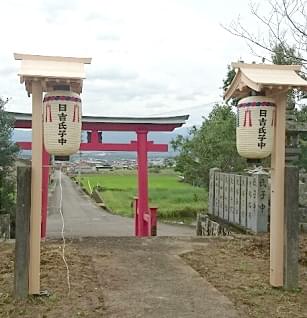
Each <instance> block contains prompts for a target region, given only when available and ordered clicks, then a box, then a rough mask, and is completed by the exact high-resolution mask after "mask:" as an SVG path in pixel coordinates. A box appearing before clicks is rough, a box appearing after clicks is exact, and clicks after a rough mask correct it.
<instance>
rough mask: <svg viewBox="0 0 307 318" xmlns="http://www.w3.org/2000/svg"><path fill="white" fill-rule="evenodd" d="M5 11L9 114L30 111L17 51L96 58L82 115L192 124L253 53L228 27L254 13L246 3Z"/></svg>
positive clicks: (113, 1) (1, 78) (37, 6)
mask: <svg viewBox="0 0 307 318" xmlns="http://www.w3.org/2000/svg"><path fill="white" fill-rule="evenodd" d="M0 9H1V11H0V12H1V19H0V30H1V50H0V61H1V63H0V87H1V89H0V96H2V97H5V98H6V97H11V101H10V103H9V106H8V110H11V111H19V112H31V99H30V98H28V97H27V95H26V92H25V88H24V86H23V85H21V84H19V79H18V77H17V72H18V67H19V63H20V62H19V61H15V60H14V58H13V53H14V52H18V53H28V54H42V55H62V56H76V57H92V58H93V60H92V64H91V65H87V66H86V73H87V79H86V80H85V81H84V86H83V94H82V101H83V114H86V115H102V116H148V115H165V116H167V115H180V114H191V115H192V116H191V120H190V121H189V125H191V124H199V123H200V122H201V121H202V116H206V115H208V113H209V112H210V109H211V108H212V104H213V103H214V102H217V101H221V100H222V98H221V96H222V91H221V86H222V79H223V78H224V77H225V74H226V69H227V64H230V63H231V62H232V61H237V60H238V59H244V60H245V61H246V62H251V61H252V60H251V59H253V57H252V56H251V54H250V52H249V49H248V47H247V45H246V44H245V43H244V42H243V41H242V40H240V39H238V38H235V37H233V36H231V35H230V34H228V33H227V31H225V30H224V29H223V28H222V27H221V26H220V24H221V23H224V24H229V23H230V22H231V20H232V19H235V18H236V17H237V16H238V15H239V14H241V15H245V16H248V12H249V8H248V1H247V0H234V1H227V0H211V1H209V0H106V1H104V0H79V1H78V0H47V1H46V0H27V1H22V0H21V1H17V0H10V1H1V4H0ZM247 23H248V20H247ZM254 60H256V61H257V62H260V61H258V60H257V58H254Z"/></svg>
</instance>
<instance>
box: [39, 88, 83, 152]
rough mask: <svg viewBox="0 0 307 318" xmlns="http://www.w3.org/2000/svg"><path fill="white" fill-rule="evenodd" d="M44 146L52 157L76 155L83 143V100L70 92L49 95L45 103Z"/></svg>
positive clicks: (46, 96)
mask: <svg viewBox="0 0 307 318" xmlns="http://www.w3.org/2000/svg"><path fill="white" fill-rule="evenodd" d="M43 108H44V112H43V116H44V118H43V120H44V144H45V148H46V150H47V152H48V153H49V154H52V155H58V156H68V155H71V154H73V153H76V152H77V151H78V150H79V148H80V143H81V118H82V115H81V99H80V95H78V94H76V93H73V92H70V91H60V90H59V91H53V92H51V93H47V94H46V95H45V97H44V101H43Z"/></svg>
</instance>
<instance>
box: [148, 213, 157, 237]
mask: <svg viewBox="0 0 307 318" xmlns="http://www.w3.org/2000/svg"><path fill="white" fill-rule="evenodd" d="M157 211H158V208H156V207H154V208H150V217H151V236H157Z"/></svg>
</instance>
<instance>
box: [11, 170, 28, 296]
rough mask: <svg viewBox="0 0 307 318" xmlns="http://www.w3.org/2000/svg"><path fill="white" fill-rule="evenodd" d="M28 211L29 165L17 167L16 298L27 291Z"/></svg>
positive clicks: (26, 294)
mask: <svg viewBox="0 0 307 318" xmlns="http://www.w3.org/2000/svg"><path fill="white" fill-rule="evenodd" d="M30 212H31V167H17V207H16V230H15V238H16V243H15V269H14V294H15V297H16V298H18V299H21V298H26V297H27V296H28V293H29V286H28V285H29V284H28V283H29V275H28V264H29V235H30V233H29V232H30V231H29V230H30Z"/></svg>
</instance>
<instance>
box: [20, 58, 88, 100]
mask: <svg viewBox="0 0 307 318" xmlns="http://www.w3.org/2000/svg"><path fill="white" fill-rule="evenodd" d="M14 58H15V60H20V61H21V65H20V70H19V72H18V75H19V76H20V83H25V85H26V90H27V92H28V94H31V82H32V81H37V80H40V81H41V82H42V84H43V89H44V91H47V90H49V87H52V86H54V85H56V84H64V85H65V84H69V85H71V87H72V89H73V90H74V91H76V92H77V93H80V92H81V91H82V84H83V79H84V78H85V70H84V64H90V63H91V61H92V59H91V58H79V57H63V56H45V55H32V54H20V53H14Z"/></svg>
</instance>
